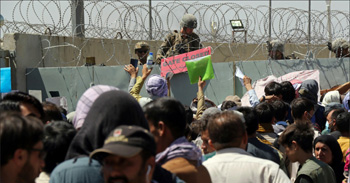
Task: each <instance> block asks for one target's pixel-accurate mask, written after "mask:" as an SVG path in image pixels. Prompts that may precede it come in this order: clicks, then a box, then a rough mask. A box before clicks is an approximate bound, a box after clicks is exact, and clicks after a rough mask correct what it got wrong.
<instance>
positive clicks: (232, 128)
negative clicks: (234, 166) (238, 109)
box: [208, 111, 245, 149]
mask: <svg viewBox="0 0 350 183" xmlns="http://www.w3.org/2000/svg"><path fill="white" fill-rule="evenodd" d="M208 132H209V137H210V139H211V141H212V142H213V143H214V145H215V144H218V145H220V148H221V149H222V148H226V147H239V145H240V144H241V141H242V138H243V136H244V134H245V126H244V123H243V122H242V120H241V118H240V117H239V116H238V115H236V114H235V113H234V112H233V111H224V112H222V113H217V114H215V115H214V116H212V117H211V118H210V119H209V124H208Z"/></svg>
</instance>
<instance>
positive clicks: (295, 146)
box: [279, 122, 335, 183]
mask: <svg viewBox="0 0 350 183" xmlns="http://www.w3.org/2000/svg"><path fill="white" fill-rule="evenodd" d="M313 140H314V132H313V129H312V126H311V124H310V123H308V122H299V123H294V124H292V125H290V126H288V127H287V128H286V130H285V131H284V132H283V133H282V135H281V136H280V138H279V142H280V144H281V145H282V146H283V147H284V148H285V153H286V155H287V156H288V158H289V160H290V161H291V162H298V163H300V166H299V169H298V172H297V176H296V180H295V183H312V182H314V183H315V182H327V183H335V175H334V172H333V170H332V168H331V167H330V166H328V165H327V164H326V163H324V162H322V161H320V160H318V159H316V158H315V157H313V155H312V148H313V146H312V142H313Z"/></svg>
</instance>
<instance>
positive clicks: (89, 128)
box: [66, 90, 149, 159]
mask: <svg viewBox="0 0 350 183" xmlns="http://www.w3.org/2000/svg"><path fill="white" fill-rule="evenodd" d="M119 125H137V126H141V127H143V128H145V129H149V127H148V123H147V121H146V118H145V116H144V114H143V111H142V109H141V107H140V105H139V103H138V102H137V101H136V99H135V98H133V97H132V96H131V95H130V94H129V93H126V92H124V91H120V90H113V91H108V92H105V93H103V94H101V95H100V96H99V97H98V98H97V99H96V101H95V102H94V103H93V105H92V106H91V109H90V111H89V113H88V114H87V116H86V118H85V122H84V124H83V126H82V127H81V129H80V130H79V131H78V133H77V135H76V136H75V137H74V139H73V141H72V143H71V144H70V147H69V150H68V153H67V156H66V159H71V158H74V157H77V156H88V155H89V154H90V153H91V152H92V151H93V150H95V149H97V148H101V147H102V146H103V143H104V140H105V138H106V137H107V136H108V134H109V133H110V132H111V131H112V130H113V129H115V128H116V127H117V126H119Z"/></svg>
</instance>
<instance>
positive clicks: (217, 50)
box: [2, 33, 333, 91]
mask: <svg viewBox="0 0 350 183" xmlns="http://www.w3.org/2000/svg"><path fill="white" fill-rule="evenodd" d="M138 41H140V40H123V39H95V38H78V37H62V36H48V35H32V34H20V33H15V34H5V35H4V42H3V46H2V48H3V49H4V50H8V51H13V52H14V53H15V58H14V61H13V62H10V65H11V69H12V72H13V73H12V75H13V77H12V78H13V79H12V88H13V89H15V90H20V91H26V90H28V89H29V88H26V86H27V85H31V84H27V83H26V79H25V78H26V76H27V75H30V74H31V71H32V70H26V69H27V68H38V67H45V68H47V67H74V66H78V67H79V66H82V65H84V64H85V62H86V58H88V57H94V58H95V62H96V65H100V64H105V65H107V66H116V65H124V64H128V63H129V62H130V58H132V57H133V58H136V57H137V56H136V55H135V53H134V46H135V43H137V42H138ZM146 42H147V43H148V44H149V45H150V49H151V51H152V52H153V53H156V52H157V50H158V48H159V46H160V45H161V44H162V41H153V40H152V41H146ZM202 44H203V45H204V46H205V47H207V46H210V47H212V61H213V63H221V62H232V61H233V60H234V61H248V62H250V61H251V60H264V59H266V58H267V53H268V52H267V48H266V44H245V43H212V42H203V43H202ZM311 50H312V51H313V53H314V55H315V57H316V58H327V57H329V54H331V55H333V53H330V52H329V51H328V50H327V49H326V45H311ZM306 51H307V47H306V46H305V45H301V44H286V45H285V54H286V55H289V54H291V53H292V52H296V53H301V54H302V55H303V54H305V53H306ZM296 55H297V56H299V57H302V55H300V54H296ZM26 71H28V72H26Z"/></svg>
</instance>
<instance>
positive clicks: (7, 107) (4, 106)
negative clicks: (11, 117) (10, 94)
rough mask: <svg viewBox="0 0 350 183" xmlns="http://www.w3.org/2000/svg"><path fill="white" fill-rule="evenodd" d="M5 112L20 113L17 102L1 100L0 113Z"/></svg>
mask: <svg viewBox="0 0 350 183" xmlns="http://www.w3.org/2000/svg"><path fill="white" fill-rule="evenodd" d="M6 111H13V112H21V108H20V105H19V102H17V101H11V100H3V101H1V102H0V113H2V112H6Z"/></svg>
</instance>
